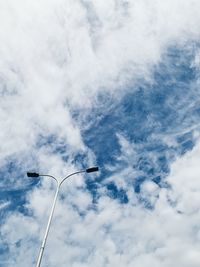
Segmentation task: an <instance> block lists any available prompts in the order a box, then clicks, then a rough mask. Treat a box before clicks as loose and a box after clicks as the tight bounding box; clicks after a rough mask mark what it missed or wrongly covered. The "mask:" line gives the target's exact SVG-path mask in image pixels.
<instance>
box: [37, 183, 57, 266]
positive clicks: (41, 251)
mask: <svg viewBox="0 0 200 267" xmlns="http://www.w3.org/2000/svg"><path fill="white" fill-rule="evenodd" d="M59 189H60V183H58V182H57V189H56V193H55V197H54V201H53V205H52V208H51V213H50V216H49V220H48V223H47V227H46V231H45V235H44V239H43V241H42V246H41V248H40V253H39V256H38V260H37V264H36V267H40V264H41V260H42V256H43V252H44V248H45V245H46V241H47V236H48V233H49V228H50V225H51V221H52V217H53V213H54V210H55V205H56V200H57V197H58V193H59Z"/></svg>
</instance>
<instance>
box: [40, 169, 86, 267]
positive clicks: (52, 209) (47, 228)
mask: <svg viewBox="0 0 200 267" xmlns="http://www.w3.org/2000/svg"><path fill="white" fill-rule="evenodd" d="M82 172H86V170H83V171H78V172H74V173H71V174H69V175H68V176H66V177H65V178H63V179H62V180H61V181H60V182H58V180H57V178H55V177H54V176H52V175H39V176H47V177H51V178H53V179H54V180H56V183H57V188H56V193H55V196H54V201H53V205H52V208H51V212H50V215H49V220H48V223H47V227H46V231H45V235H44V238H43V241H42V246H41V248H40V252H39V256H38V259H37V264H36V267H40V264H41V261H42V256H43V253H44V249H45V245H46V241H47V237H48V233H49V229H50V226H51V221H52V218H53V214H54V210H55V206H56V200H57V198H58V193H59V189H60V186H61V184H62V183H63V182H64V181H65V180H66V179H68V178H69V177H70V176H72V175H75V174H78V173H82Z"/></svg>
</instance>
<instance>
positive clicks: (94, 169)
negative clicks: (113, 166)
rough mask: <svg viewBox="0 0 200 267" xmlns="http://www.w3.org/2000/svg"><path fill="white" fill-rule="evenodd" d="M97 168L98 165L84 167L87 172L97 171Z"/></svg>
mask: <svg viewBox="0 0 200 267" xmlns="http://www.w3.org/2000/svg"><path fill="white" fill-rule="evenodd" d="M98 170H99V168H98V167H92V168H88V169H86V172H87V173H89V172H97V171H98Z"/></svg>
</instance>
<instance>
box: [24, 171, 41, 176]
mask: <svg viewBox="0 0 200 267" xmlns="http://www.w3.org/2000/svg"><path fill="white" fill-rule="evenodd" d="M27 176H28V177H39V176H40V175H39V173H36V172H27Z"/></svg>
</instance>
